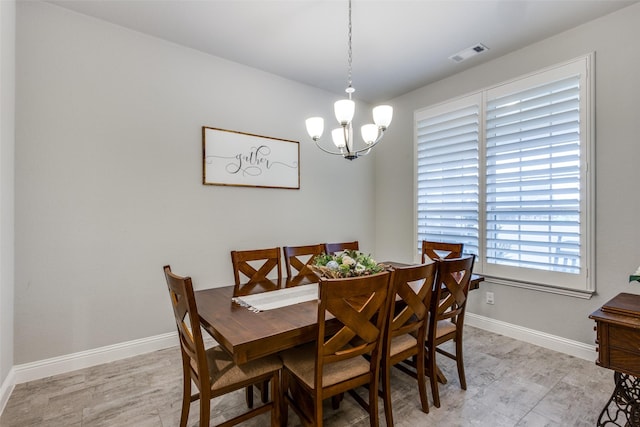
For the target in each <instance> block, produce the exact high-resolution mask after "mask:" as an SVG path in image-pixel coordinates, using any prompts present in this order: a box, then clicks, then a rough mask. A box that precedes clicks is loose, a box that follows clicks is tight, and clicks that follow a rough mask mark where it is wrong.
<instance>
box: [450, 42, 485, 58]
mask: <svg viewBox="0 0 640 427" xmlns="http://www.w3.org/2000/svg"><path fill="white" fill-rule="evenodd" d="M487 50H489V48H488V47H486V46H485V45H483V44H482V43H478V44H477V45H474V46H471V47H468V48H466V49H464V50H461V51H460V52H458V53H456V54H455V55H452V56H450V57H449V59H450V60H452V61H454V62H462V61H464V60H465V59H469V58H471V57H472V56H475V55H478V54H479V53H482V52H484V51H487Z"/></svg>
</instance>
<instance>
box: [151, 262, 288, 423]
mask: <svg viewBox="0 0 640 427" xmlns="http://www.w3.org/2000/svg"><path fill="white" fill-rule="evenodd" d="M164 275H165V278H166V281H167V286H168V288H169V296H170V298H171V305H172V307H173V313H174V315H175V321H176V327H177V328H178V337H179V338H180V352H181V354H182V376H183V389H182V390H183V391H182V393H183V395H182V412H181V415H180V427H185V426H186V425H187V420H188V418H189V407H190V404H191V402H194V401H196V400H200V424H199V425H200V426H201V427H204V426H207V427H208V426H209V421H210V418H211V399H212V398H215V397H219V396H222V395H224V394H227V393H230V392H232V391H236V390H240V389H242V388H246V387H247V386H249V385H251V384H257V383H266V382H268V381H271V395H272V400H271V401H270V402H267V403H265V404H263V405H261V406H259V407H257V408H253V409H251V410H249V411H247V412H245V413H243V414H240V415H238V416H236V417H233V418H231V419H229V420H227V421H225V422H224V423H222V424H220V426H232V425H236V424H238V423H241V422H243V421H245V420H247V419H249V418H253V417H255V416H256V415H259V414H262V413H265V412H268V411H271V425H273V426H275V425H278V423H279V422H280V407H281V404H280V396H281V393H280V390H279V377H280V369H281V368H282V362H281V361H280V359H279V358H278V357H277V356H266V357H263V358H261V359H257V360H254V361H251V362H247V363H244V364H242V365H236V364H235V363H234V362H233V360H232V358H231V356H230V355H229V354H228V353H227V352H226V351H224V350H223V349H222V348H221V347H219V346H214V347H211V348H208V349H206V350H205V347H204V341H203V339H202V330H201V329H200V317H199V316H198V308H197V307H196V300H195V296H194V293H193V284H192V282H191V278H190V277H181V276H178V275H175V274H173V273H172V272H171V267H170V266H168V265H166V266H165V267H164ZM192 382H193V383H194V384H195V385H196V387H197V388H198V390H199V393H196V394H194V395H192V394H191V383H192Z"/></svg>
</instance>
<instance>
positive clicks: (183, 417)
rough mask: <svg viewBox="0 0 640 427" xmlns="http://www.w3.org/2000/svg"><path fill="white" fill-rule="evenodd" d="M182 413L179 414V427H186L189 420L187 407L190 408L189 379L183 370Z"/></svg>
mask: <svg viewBox="0 0 640 427" xmlns="http://www.w3.org/2000/svg"><path fill="white" fill-rule="evenodd" d="M182 378H183V381H182V411H181V412H180V427H186V426H187V420H188V419H189V407H190V406H191V377H190V376H189V373H188V371H184V370H183V375H182Z"/></svg>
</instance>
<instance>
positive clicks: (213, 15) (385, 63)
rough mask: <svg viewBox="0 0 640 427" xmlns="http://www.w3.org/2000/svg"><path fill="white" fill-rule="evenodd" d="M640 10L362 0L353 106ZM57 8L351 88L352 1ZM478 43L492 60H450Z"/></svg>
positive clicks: (560, 1) (120, 1) (356, 24)
mask: <svg viewBox="0 0 640 427" xmlns="http://www.w3.org/2000/svg"><path fill="white" fill-rule="evenodd" d="M23 1H26V0H23ZM638 1H640V0H630V1H623V0H555V1H552V0H526V1H525V0H469V1H463V0H440V1H439V0H353V6H352V21H353V87H354V88H356V93H355V95H354V97H355V98H358V99H361V100H364V101H367V102H370V103H376V102H381V101H385V100H388V99H391V98H394V97H396V96H399V95H402V94H404V93H407V92H409V91H411V90H413V89H416V88H419V87H421V86H424V85H426V84H429V83H431V82H434V81H437V80H439V79H442V78H443V77H446V76H448V75H451V74H454V73H457V72H460V71H462V70H465V69H467V68H470V67H473V66H475V65H478V64H480V63H482V62H485V61H489V60H491V59H494V58H497V57H499V56H502V55H504V54H506V53H509V52H512V51H514V50H517V49H520V48H522V47H524V46H526V45H529V44H531V43H534V42H536V41H538V40H542V39H545V38H547V37H550V36H552V35H554V34H558V33H560V32H563V31H565V30H567V29H570V28H573V27H575V26H577V25H580V24H582V23H584V22H587V21H590V20H593V19H595V18H597V17H600V16H603V15H606V14H608V13H611V12H613V11H616V10H618V9H621V8H623V7H626V6H629V5H631V4H633V3H637V2H638ZM49 3H53V4H56V5H59V6H61V7H64V8H67V9H71V10H74V11H77V12H79V13H82V14H86V15H90V16H93V17H96V18H99V19H103V20H105V21H109V22H112V23H114V24H117V25H121V26H123V27H126V28H130V29H132V30H135V31H139V32H142V33H146V34H150V35H152V36H155V37H159V38H161V39H165V40H168V41H171V42H174V43H177V44H179V45H183V46H188V47H191V48H193V49H196V50H199V51H202V52H206V53H209V54H212V55H215V56H219V57H222V58H226V59H229V60H231V61H234V62H238V63H241V64H245V65H248V66H251V67H254V68H258V69H261V70H264V71H267V72H269V73H273V74H276V75H280V76H282V77H285V78H288V79H292V80H296V81H299V82H301V83H304V84H307V85H311V86H315V87H318V88H321V89H325V90H327V91H330V92H334V93H344V88H345V87H346V86H347V64H348V63H347V35H348V33H347V26H348V25H347V17H348V6H347V5H348V3H347V1H346V0H146V1H144V0H91V1H88V0H50V1H49ZM478 43H482V44H484V45H485V46H487V47H488V48H489V50H487V51H485V52H483V53H481V54H479V55H476V56H474V57H471V58H469V59H467V60H466V61H463V62H460V63H456V62H454V61H453V60H451V59H449V57H450V56H452V55H454V54H456V53H458V52H459V51H461V50H463V49H466V48H469V47H472V46H474V45H476V44H478Z"/></svg>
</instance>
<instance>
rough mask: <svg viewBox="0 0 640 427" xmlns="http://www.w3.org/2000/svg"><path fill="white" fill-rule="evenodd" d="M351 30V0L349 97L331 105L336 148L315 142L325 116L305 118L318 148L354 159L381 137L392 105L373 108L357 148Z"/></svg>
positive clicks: (388, 121) (370, 147) (386, 125)
mask: <svg viewBox="0 0 640 427" xmlns="http://www.w3.org/2000/svg"><path fill="white" fill-rule="evenodd" d="M351 29H352V25H351V0H349V45H348V46H349V50H348V60H349V72H348V75H347V83H348V86H347V88H346V89H345V92H346V93H347V94H348V96H349V97H348V99H341V100H340V101H337V102H336V103H335V104H334V106H333V108H334V112H335V115H336V119H337V120H338V123H339V124H340V127H339V128H336V129H333V130H332V131H331V138H332V139H333V144H334V145H335V146H336V148H337V150H338V151H335V150H329V149H326V148H324V147H323V146H322V145H320V143H319V142H318V141H320V138H321V137H322V133H323V131H324V119H323V118H322V117H310V118H308V119H307V120H306V125H307V132H308V133H309V136H310V137H311V139H313V141H314V142H315V143H316V146H317V147H318V148H319V149H321V150H322V151H324V152H325V153H329V154H335V155H340V156H342V157H344V158H345V159H349V160H353V159H357V158H358V156H364V155H367V154H369V152H370V151H371V149H372V148H373V147H374V146H375V145H376V144H377V143H378V142H380V140H381V139H382V136H383V135H384V132H385V131H386V130H387V128H388V127H389V124H390V123H391V118H392V116H393V108H392V107H391V106H389V105H379V106H377V107H375V108H374V109H373V121H374V123H375V124H372V123H370V124H366V125H364V126H362V128H361V133H362V139H363V141H364V145H363V146H362V144H360V145H361V147H360V148H357V147H356V146H355V145H354V141H353V124H352V120H353V115H354V113H355V102H354V101H353V100H352V99H351V96H352V94H353V92H355V89H354V88H353V86H352V80H351V74H352V69H351V62H352V58H353V55H352V48H351V33H352V31H351Z"/></svg>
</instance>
